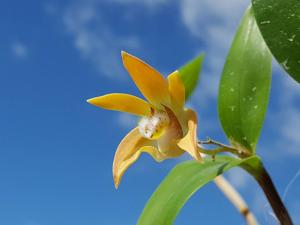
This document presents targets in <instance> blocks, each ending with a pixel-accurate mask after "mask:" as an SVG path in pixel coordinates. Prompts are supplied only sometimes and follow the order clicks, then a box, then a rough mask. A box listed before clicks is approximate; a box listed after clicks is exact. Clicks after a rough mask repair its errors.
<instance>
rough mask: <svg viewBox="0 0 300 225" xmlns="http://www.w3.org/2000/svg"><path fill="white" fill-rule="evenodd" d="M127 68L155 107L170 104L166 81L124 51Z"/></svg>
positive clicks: (149, 67) (124, 62) (123, 55)
mask: <svg viewBox="0 0 300 225" xmlns="http://www.w3.org/2000/svg"><path fill="white" fill-rule="evenodd" d="M122 59H123V64H124V66H125V68H126V69H127V71H128V73H129V74H130V76H131V78H132V79H133V81H134V83H135V84H136V86H137V87H138V88H139V90H140V91H141V92H142V94H143V95H144V96H145V98H146V99H147V100H148V101H149V102H150V103H152V104H153V105H155V106H157V107H160V105H161V104H168V102H169V91H168V84H167V81H166V79H165V78H164V77H163V76H162V75H161V74H160V73H159V72H157V71H156V70H155V69H153V68H152V67H151V66H149V65H148V64H146V63H145V62H143V61H142V60H140V59H138V58H136V57H134V56H132V55H130V54H128V53H126V52H123V51H122Z"/></svg>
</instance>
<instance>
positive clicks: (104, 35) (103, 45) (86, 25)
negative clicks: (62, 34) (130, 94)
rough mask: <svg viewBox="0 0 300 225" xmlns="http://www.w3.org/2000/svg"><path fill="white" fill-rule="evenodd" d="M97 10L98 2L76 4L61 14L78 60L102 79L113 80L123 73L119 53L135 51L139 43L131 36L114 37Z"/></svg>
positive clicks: (111, 28)
mask: <svg viewBox="0 0 300 225" xmlns="http://www.w3.org/2000/svg"><path fill="white" fill-rule="evenodd" d="M101 10H102V8H101V5H100V3H99V2H98V1H89V2H84V1H77V2H75V3H74V4H72V5H70V6H68V8H67V9H66V10H65V12H64V15H63V22H64V25H65V27H66V29H67V31H68V32H69V33H70V34H71V35H72V36H73V38H74V45H75V47H76V48H77V49H78V50H79V52H80V54H81V56H82V57H83V58H84V59H86V60H89V61H90V62H92V63H93V65H94V66H95V67H96V68H97V69H98V71H99V72H100V73H101V74H102V75H105V76H108V77H110V78H113V79H117V78H120V75H121V74H122V72H123V69H122V66H121V62H120V51H121V50H122V49H131V50H134V49H137V48H139V45H140V43H139V40H138V38H137V37H135V36H131V35H120V34H116V33H115V31H114V29H113V27H112V26H108V24H107V23H106V21H105V18H104V17H103V16H102V13H101Z"/></svg>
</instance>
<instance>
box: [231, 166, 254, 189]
mask: <svg viewBox="0 0 300 225" xmlns="http://www.w3.org/2000/svg"><path fill="white" fill-rule="evenodd" d="M226 177H227V178H228V180H229V181H230V183H231V184H232V185H233V186H235V187H236V188H238V189H242V188H246V187H247V186H248V184H249V182H250V179H252V177H250V175H249V174H247V173H246V172H245V171H244V170H242V169H241V168H235V169H231V170H229V171H228V172H227V173H226Z"/></svg>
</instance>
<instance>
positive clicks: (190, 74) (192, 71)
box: [178, 54, 204, 99]
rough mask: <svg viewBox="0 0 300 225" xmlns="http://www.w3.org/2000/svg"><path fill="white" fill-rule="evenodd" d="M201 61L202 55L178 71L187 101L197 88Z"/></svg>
mask: <svg viewBox="0 0 300 225" xmlns="http://www.w3.org/2000/svg"><path fill="white" fill-rule="evenodd" d="M203 59H204V54H201V55H199V56H198V57H196V58H195V59H193V60H191V61H189V62H188V63H187V64H185V65H184V66H182V67H181V68H180V69H179V70H178V71H179V75H180V78H181V79H182V81H183V83H184V86H185V98H186V99H188V98H189V97H190V96H191V94H192V93H193V91H194V90H195V88H196V87H197V83H198V80H199V76H200V72H201V68H202V62H203Z"/></svg>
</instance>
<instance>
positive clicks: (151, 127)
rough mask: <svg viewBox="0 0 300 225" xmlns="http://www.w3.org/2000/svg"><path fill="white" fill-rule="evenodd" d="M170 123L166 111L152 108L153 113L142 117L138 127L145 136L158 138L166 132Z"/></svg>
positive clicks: (153, 138)
mask: <svg viewBox="0 0 300 225" xmlns="http://www.w3.org/2000/svg"><path fill="white" fill-rule="evenodd" d="M169 123H170V118H169V116H168V114H167V112H166V111H164V110H158V109H154V108H151V115H150V116H144V117H142V119H141V120H140V122H139V126H138V127H139V131H140V133H141V135H142V136H143V137H145V138H147V139H152V140H156V139H158V138H160V137H161V136H162V135H163V134H164V133H165V130H166V128H167V127H168V125H169Z"/></svg>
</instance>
